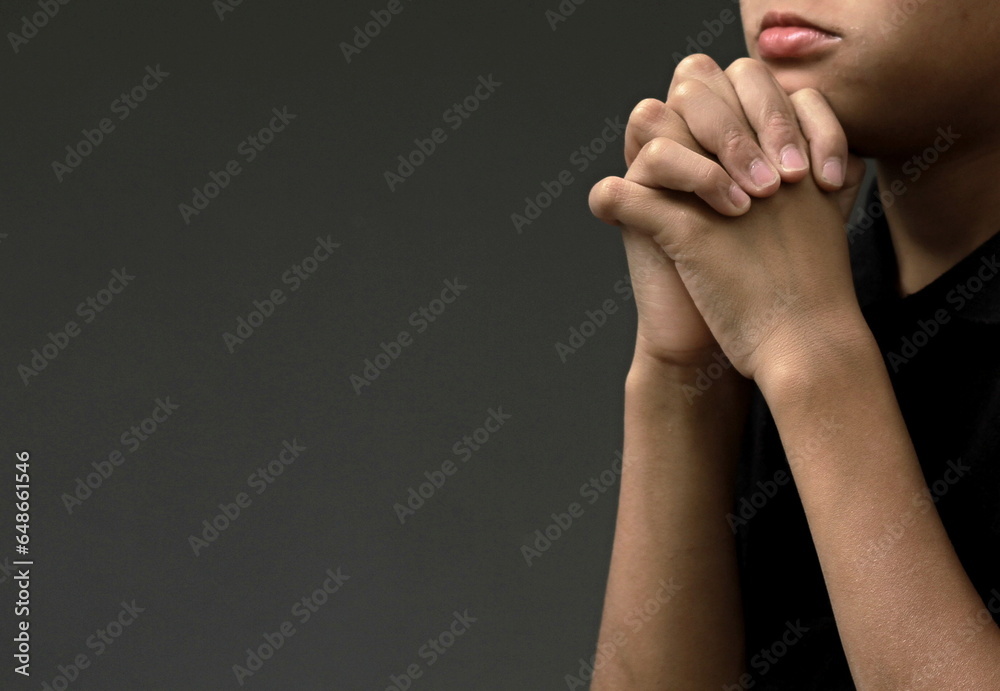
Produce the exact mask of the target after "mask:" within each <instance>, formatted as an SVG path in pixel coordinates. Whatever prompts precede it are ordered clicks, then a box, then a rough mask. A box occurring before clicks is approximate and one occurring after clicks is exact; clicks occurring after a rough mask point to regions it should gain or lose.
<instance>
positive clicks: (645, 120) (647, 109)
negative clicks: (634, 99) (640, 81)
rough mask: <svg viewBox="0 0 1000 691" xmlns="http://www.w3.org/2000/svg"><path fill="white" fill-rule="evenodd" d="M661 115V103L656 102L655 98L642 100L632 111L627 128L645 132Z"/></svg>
mask: <svg viewBox="0 0 1000 691" xmlns="http://www.w3.org/2000/svg"><path fill="white" fill-rule="evenodd" d="M662 114H663V101H658V100H656V99H655V98H646V99H643V100H642V101H639V103H638V104H637V105H636V107H635V108H633V109H632V113H631V114H630V115H629V118H628V125H627V128H628V129H631V130H636V129H637V130H639V131H647V130H649V129H650V128H651V127H652V126H653V125H655V124H656V123H657V122H658V121H659V120H660V117H661V116H662Z"/></svg>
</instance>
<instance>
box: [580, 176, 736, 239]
mask: <svg viewBox="0 0 1000 691" xmlns="http://www.w3.org/2000/svg"><path fill="white" fill-rule="evenodd" d="M588 202H589V204H590V211H591V213H593V214H594V216H596V217H597V218H599V219H600V220H602V221H604V222H605V223H608V224H610V225H614V226H622V225H624V226H627V227H628V228H631V229H633V230H639V231H642V232H643V233H645V234H647V235H650V236H651V237H653V238H654V239H655V240H656V241H657V243H658V244H659V245H660V246H661V247H662V248H663V249H664V251H666V252H667V254H668V255H670V257H671V258H674V257H673V254H672V251H673V250H674V249H675V248H679V247H680V246H682V245H684V244H686V243H687V242H688V241H689V239H690V237H691V234H692V233H695V232H697V230H698V229H700V228H702V227H704V226H705V224H706V223H707V222H708V221H709V220H710V219H709V217H708V214H712V215H713V216H714V212H712V211H710V210H709V209H708V208H706V207H705V205H704V204H702V203H701V202H694V201H693V197H691V195H689V194H684V193H681V192H673V191H671V190H654V189H650V188H649V187H646V186H645V185H640V184H639V183H637V182H632V181H631V180H626V179H624V178H619V177H607V178H604V179H603V180H601V181H600V182H598V183H597V184H596V185H594V186H593V188H591V190H590V197H589V199H588ZM715 218H718V216H715Z"/></svg>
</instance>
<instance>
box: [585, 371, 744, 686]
mask: <svg viewBox="0 0 1000 691" xmlns="http://www.w3.org/2000/svg"><path fill="white" fill-rule="evenodd" d="M696 376H697V368H694V367H688V368H683V367H671V366H667V365H663V364H662V363H659V362H656V361H650V360H646V359H643V358H641V357H637V359H636V360H635V361H633V365H632V369H631V370H630V372H629V375H628V379H627V382H626V391H625V442H624V449H623V461H624V463H623V472H622V481H621V490H620V491H621V495H620V500H619V508H618V519H617V525H616V529H615V541H614V547H613V552H612V558H611V567H610V574H609V579H608V587H607V594H606V599H605V604H604V613H603V617H602V620H601V628H600V634H599V641H598V653H599V657H598V661H599V663H601V664H597V665H595V667H596V672H595V677H594V682H593V685H592V689H593V690H594V691H609V690H611V689H640V688H641V689H661V688H664V689H665V688H712V687H716V688H721V685H722V684H723V683H724V682H726V681H729V680H731V679H734V678H737V677H738V676H739V673H740V672H741V671H742V658H743V655H742V647H743V645H742V642H743V625H742V611H741V605H740V597H739V583H738V574H737V566H736V554H735V549H734V538H733V532H732V530H731V529H730V527H729V524H728V523H727V522H726V518H725V517H726V515H727V514H729V513H730V511H731V507H732V500H733V485H734V481H735V476H734V472H735V465H736V460H737V458H738V453H739V441H740V436H741V433H742V429H743V424H744V419H745V416H746V409H747V407H746V403H747V400H748V392H749V389H748V386H747V384H748V382H747V381H746V380H744V379H743V378H742V377H740V376H739V375H738V374H737V373H736V372H735V371H733V370H728V371H726V372H725V373H724V374H723V376H722V377H721V378H719V379H717V380H715V381H714V382H713V384H712V385H711V386H710V387H709V388H708V390H706V391H704V392H702V393H701V394H700V395H698V396H693V395H691V392H692V391H698V389H697V388H695V387H696V382H695V379H696ZM685 386H689V387H691V388H690V389H687V391H688V395H685V393H684V391H685V388H684V387H685Z"/></svg>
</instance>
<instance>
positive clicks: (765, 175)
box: [750, 158, 778, 187]
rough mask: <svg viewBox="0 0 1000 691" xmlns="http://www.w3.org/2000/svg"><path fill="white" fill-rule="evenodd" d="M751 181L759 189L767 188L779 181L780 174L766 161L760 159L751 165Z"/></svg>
mask: <svg viewBox="0 0 1000 691" xmlns="http://www.w3.org/2000/svg"><path fill="white" fill-rule="evenodd" d="M750 179H751V180H753V184H755V185H757V187H767V186H768V185H770V184H772V183H774V181H775V180H777V179H778V174H777V173H775V172H774V169H773V168H771V166H769V165H768V164H767V162H766V161H765V160H764V159H762V158H758V159H757V160H755V161H754V162H753V163H751V164H750Z"/></svg>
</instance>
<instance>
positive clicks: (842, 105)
mask: <svg viewBox="0 0 1000 691" xmlns="http://www.w3.org/2000/svg"><path fill="white" fill-rule="evenodd" d="M740 10H741V14H742V17H743V30H744V35H745V38H746V42H747V47H748V49H749V52H750V56H751V57H753V58H756V59H760V60H763V61H764V62H765V63H766V64H767V65H768V66H769V67H770V68H771V70H772V71H773V72H774V74H775V76H776V77H777V79H778V81H779V82H780V84H781V85H782V87H783V88H784V89H785V90H786V91H788V92H792V91H797V90H798V89H802V88H804V87H813V88H815V89H818V90H819V91H821V92H822V93H823V94H824V95H825V96H826V98H827V100H828V101H829V102H830V104H831V106H832V107H833V109H834V111H835V112H836V113H837V116H838V117H839V118H840V120H841V123H842V124H843V125H844V129H845V131H846V132H847V137H848V141H849V142H850V144H851V146H852V148H854V149H856V150H857V151H858V152H859V153H862V154H863V155H870V156H886V155H892V154H895V153H905V152H906V151H908V150H911V149H912V148H913V147H914V146H926V142H927V140H928V138H930V139H933V137H934V133H935V130H936V129H937V128H938V127H942V126H943V127H948V126H952V127H954V128H955V132H957V133H958V134H963V129H964V130H965V132H964V133H965V134H976V133H977V132H978V133H989V132H994V131H996V129H997V128H996V122H997V119H998V113H1000V50H998V44H1000V3H997V2H996V0H741V2H740ZM773 24H777V25H779V26H777V27H772V28H770V29H768V28H767V27H768V26H769V25H773ZM801 24H805V26H806V27H807V28H806V29H805V30H797V29H795V28H794V27H795V26H796V25H801ZM809 25H812V26H814V27H817V28H819V29H822V30H824V31H822V32H819V33H811V32H810V30H809V29H808V26H809ZM762 29H766V30H764V31H763V32H762ZM762 33H763V35H762ZM971 138H973V137H969V139H971Z"/></svg>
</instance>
